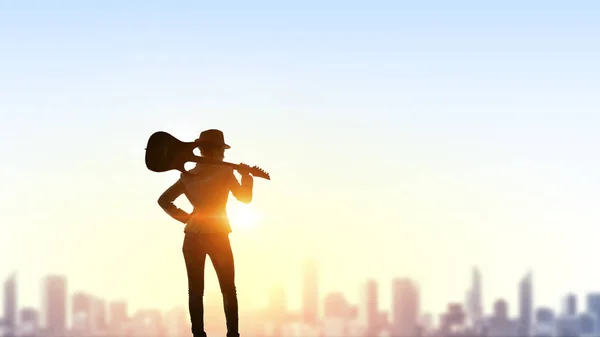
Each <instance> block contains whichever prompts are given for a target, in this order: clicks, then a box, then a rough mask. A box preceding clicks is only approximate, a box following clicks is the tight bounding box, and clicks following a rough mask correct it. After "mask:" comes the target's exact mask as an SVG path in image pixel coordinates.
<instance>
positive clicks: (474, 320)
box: [466, 267, 483, 325]
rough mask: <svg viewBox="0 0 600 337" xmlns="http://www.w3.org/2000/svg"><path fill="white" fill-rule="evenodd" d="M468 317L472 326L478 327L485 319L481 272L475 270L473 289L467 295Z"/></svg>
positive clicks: (472, 282)
mask: <svg viewBox="0 0 600 337" xmlns="http://www.w3.org/2000/svg"><path fill="white" fill-rule="evenodd" d="M466 304H467V305H466V306H467V315H468V318H469V321H470V322H471V324H472V325H477V324H478V323H480V322H481V319H482V318H483V305H482V296H481V272H480V271H479V269H478V268H477V267H475V268H473V272H472V277H471V288H470V289H469V291H468V293H467V303H466Z"/></svg>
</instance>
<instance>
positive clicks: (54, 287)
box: [43, 275, 67, 335]
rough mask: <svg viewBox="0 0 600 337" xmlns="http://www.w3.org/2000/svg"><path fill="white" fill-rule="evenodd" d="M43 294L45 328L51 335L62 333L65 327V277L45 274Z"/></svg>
mask: <svg viewBox="0 0 600 337" xmlns="http://www.w3.org/2000/svg"><path fill="white" fill-rule="evenodd" d="M43 294H44V302H43V308H44V316H45V318H46V319H45V323H46V324H45V327H46V329H47V330H48V332H49V333H50V334H51V335H57V334H58V335H60V334H64V332H65V331H66V328H67V278H66V277H64V276H60V275H48V276H46V278H45V280H44V291H43Z"/></svg>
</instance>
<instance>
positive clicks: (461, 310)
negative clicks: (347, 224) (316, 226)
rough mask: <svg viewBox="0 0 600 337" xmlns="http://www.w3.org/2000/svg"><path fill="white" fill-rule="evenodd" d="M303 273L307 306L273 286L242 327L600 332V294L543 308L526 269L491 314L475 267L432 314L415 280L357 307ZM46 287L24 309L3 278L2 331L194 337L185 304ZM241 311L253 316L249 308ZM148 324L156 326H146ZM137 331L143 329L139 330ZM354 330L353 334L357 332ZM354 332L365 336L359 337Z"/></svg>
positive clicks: (310, 271)
mask: <svg viewBox="0 0 600 337" xmlns="http://www.w3.org/2000/svg"><path fill="white" fill-rule="evenodd" d="M301 269H302V275H303V276H302V284H303V286H302V290H301V291H300V292H299V296H301V297H302V303H303V304H302V306H301V307H300V308H290V307H289V306H288V303H287V300H288V298H289V296H290V292H288V291H286V290H285V289H283V288H281V287H274V288H272V291H271V294H270V296H269V303H268V305H267V306H266V307H263V308H261V309H260V310H254V311H255V312H256V313H257V314H258V315H259V316H253V317H254V318H257V317H260V320H261V321H264V322H263V323H262V324H258V325H257V323H252V322H249V323H248V322H244V324H243V325H244V326H246V327H247V329H254V330H251V331H252V334H257V336H280V334H281V333H284V334H283V335H284V336H287V333H289V331H288V330H286V329H289V326H288V328H285V327H284V325H287V324H290V323H294V322H295V323H301V324H305V325H306V327H309V329H310V327H313V328H314V329H317V330H319V329H324V330H322V331H324V333H325V335H324V336H329V334H330V333H332V332H333V333H334V334H335V333H336V332H335V331H337V333H344V334H348V335H352V336H370V335H371V334H372V335H379V334H380V333H381V331H389V333H391V334H392V335H393V336H399V337H400V336H404V337H413V336H440V335H439V333H441V334H442V335H441V336H449V335H452V332H451V331H454V330H453V328H452V326H457V327H459V326H460V327H463V328H461V329H467V330H457V331H466V335H465V336H473V337H476V336H482V337H483V336H488V334H489V336H492V337H493V336H517V335H518V336H539V337H542V336H549V335H548V333H550V332H548V331H557V332H558V333H559V334H561V333H563V334H567V335H568V334H570V333H575V332H573V331H581V332H583V333H591V332H593V331H597V332H600V319H598V317H600V306H599V305H598V304H600V292H595V293H590V294H587V296H586V297H585V298H584V299H583V301H582V302H583V305H581V306H579V303H580V302H579V298H578V297H577V296H576V295H575V294H573V293H572V292H568V293H565V294H563V295H562V298H563V300H562V301H561V305H559V306H557V307H556V308H549V307H547V306H538V305H535V300H534V297H535V296H534V293H535V290H534V287H533V283H532V281H533V273H532V271H527V272H526V273H525V274H524V275H523V277H522V278H521V279H520V280H519V281H518V282H517V285H518V287H517V293H518V297H519V305H518V308H516V309H514V310H510V306H509V305H508V304H507V301H506V300H505V299H504V298H496V299H494V307H493V310H492V311H491V312H484V311H482V310H481V307H482V303H481V302H482V295H483V294H482V293H481V286H482V280H483V279H484V278H483V275H482V274H481V272H480V270H479V268H478V267H476V266H475V267H472V271H471V284H470V285H469V287H467V291H466V293H467V296H466V297H465V299H464V302H460V301H448V302H447V306H446V310H445V311H444V312H440V313H431V312H427V311H426V310H423V309H422V307H421V297H422V295H423V294H424V293H426V290H425V289H422V287H420V285H419V284H418V283H417V282H415V281H414V280H412V279H410V278H406V277H397V278H394V279H392V280H391V282H392V293H391V294H385V293H382V292H381V291H380V287H379V284H378V283H377V282H376V281H374V280H373V279H370V278H367V279H365V282H364V283H363V285H361V287H360V288H361V293H362V295H363V297H362V298H361V300H360V301H359V302H358V303H354V302H352V301H349V300H348V299H347V298H346V296H345V295H344V293H343V292H339V291H334V292H327V293H321V292H320V291H319V290H318V289H319V283H320V282H319V276H318V275H319V267H318V264H317V263H316V261H315V260H312V259H311V260H307V261H305V263H304V265H303V266H302V267H301ZM41 283H42V287H43V289H44V298H43V299H42V303H41V305H40V306H39V308H38V309H36V308H32V307H28V306H22V305H19V304H18V298H19V296H18V295H17V289H18V288H19V287H18V278H17V273H16V272H12V273H11V274H9V277H8V278H7V279H6V280H5V282H4V287H3V304H4V305H3V308H4V310H3V316H2V319H1V320H0V323H1V325H0V327H1V328H2V329H3V330H2V331H5V332H6V331H8V333H9V334H8V336H9V337H11V336H13V335H12V334H11V331H23V330H20V329H23V328H25V330H24V331H30V332H32V331H40V332H41V333H42V335H39V336H55V335H57V334H58V335H60V334H62V333H63V332H67V331H69V333H93V332H94V331H95V332H96V333H98V332H102V331H104V333H102V336H111V335H113V334H114V333H116V332H118V331H121V332H124V331H130V332H131V333H134V335H136V333H139V331H144V330H143V329H147V328H148V324H158V326H159V327H161V328H160V329H167V330H168V331H171V332H169V333H170V334H172V333H173V332H175V331H179V332H182V331H185V332H184V333H186V334H187V333H189V331H188V330H189V326H188V325H187V323H186V322H187V319H186V318H185V316H186V310H185V309H184V308H185V306H184V305H176V306H174V307H173V308H171V309H170V310H169V311H168V312H167V311H163V310H160V309H158V310H157V309H154V308H143V309H138V310H134V311H132V310H129V308H128V304H127V301H123V300H107V299H105V298H104V297H103V296H97V295H94V294H91V293H89V292H87V291H85V290H68V279H67V277H66V276H64V275H57V274H52V273H48V274H47V275H46V277H45V278H44V279H43V280H42V282H41ZM382 297H383V298H384V299H385V298H388V299H390V300H391V301H392V303H393V304H392V308H391V309H390V310H384V308H382V307H381V306H380V303H381V299H382ZM205 304H206V308H207V310H208V311H209V312H211V314H209V317H213V315H215V313H216V312H214V310H215V309H217V307H218V306H217V307H215V306H214V303H212V304H211V303H205ZM221 309H222V308H221ZM217 311H218V310H217ZM243 312H245V313H249V311H247V310H244V311H243ZM217 316H218V314H217ZM146 319H150V321H148V322H146V323H144V322H145V320H146ZM250 321H252V320H250ZM151 322H154V323H151ZM207 324H208V326H210V327H211V328H209V329H217V330H218V325H216V322H214V321H213V318H210V319H209V321H208V323H207ZM281 324H284V325H281ZM340 324H341V325H340ZM277 327H279V328H277ZM122 329H125V330H122ZM129 329H134V330H129ZM135 329H137V331H138V332H134V331H136V330H135ZM265 329H266V330H265ZM273 329H274V330H273ZM282 329H283V330H282ZM356 329H358V330H356ZM548 329H550V330H548ZM554 329H557V330H554ZM167 330H164V331H167ZM317 330H314V331H317ZM161 331H162V330H161ZM211 331H212V330H211ZM261 331H262V332H261ZM285 331H288V332H285ZM351 331H354V332H352V334H351V333H350V332H351ZM358 331H362V332H358ZM569 331H570V332H569ZM107 333H108V334H107ZM356 333H358V334H359V335H355V334H356ZM48 334H49V335H48ZM28 335H31V334H28ZM550 335H552V333H550ZM36 336H38V335H36ZM160 336H162V335H160ZM561 336H562V335H561Z"/></svg>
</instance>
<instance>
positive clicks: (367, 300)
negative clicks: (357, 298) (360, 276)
mask: <svg viewBox="0 0 600 337" xmlns="http://www.w3.org/2000/svg"><path fill="white" fill-rule="evenodd" d="M362 302H363V303H361V307H360V309H359V315H360V317H361V320H362V322H361V323H362V324H363V325H364V326H365V328H366V335H367V336H376V335H378V334H379V327H380V322H379V321H380V313H379V292H378V287H377V281H375V280H368V281H367V283H366V285H365V286H364V288H363V294H362Z"/></svg>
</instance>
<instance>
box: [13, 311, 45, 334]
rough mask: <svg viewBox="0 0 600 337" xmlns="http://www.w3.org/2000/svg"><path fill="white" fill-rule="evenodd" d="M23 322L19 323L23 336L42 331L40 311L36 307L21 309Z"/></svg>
mask: <svg viewBox="0 0 600 337" xmlns="http://www.w3.org/2000/svg"><path fill="white" fill-rule="evenodd" d="M20 316H21V317H20V319H21V322H20V323H19V329H18V330H19V335H20V336H22V337H33V336H36V335H37V334H38V332H39V331H40V318H39V313H38V311H37V310H35V309H34V308H23V309H21V315H20Z"/></svg>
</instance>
